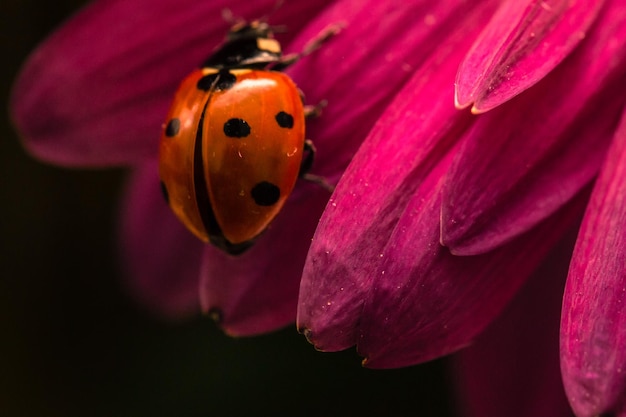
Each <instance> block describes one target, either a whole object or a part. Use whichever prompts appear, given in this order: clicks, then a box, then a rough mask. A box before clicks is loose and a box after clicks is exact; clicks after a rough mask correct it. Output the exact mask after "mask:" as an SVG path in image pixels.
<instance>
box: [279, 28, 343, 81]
mask: <svg viewBox="0 0 626 417" xmlns="http://www.w3.org/2000/svg"><path fill="white" fill-rule="evenodd" d="M343 26H344V25H343V24H339V23H337V24H334V25H331V26H329V27H327V28H326V29H324V30H323V31H321V32H320V33H319V34H318V35H317V36H316V37H314V38H313V39H311V40H310V41H309V42H308V43H307V44H306V45H305V46H304V49H303V50H302V51H300V52H299V53H294V54H288V55H284V56H283V57H282V58H281V59H280V61H278V62H277V63H276V64H274V65H272V66H271V69H272V70H273V71H282V70H284V69H285V68H287V67H288V66H290V65H293V64H295V63H296V62H298V61H299V60H300V58H302V57H305V56H307V55H309V54H310V53H311V52H313V51H315V50H316V49H318V48H319V47H320V46H322V44H323V43H324V42H326V41H327V40H329V39H330V38H332V37H333V36H335V35H336V34H337V33H339V31H340V30H341V28H343Z"/></svg>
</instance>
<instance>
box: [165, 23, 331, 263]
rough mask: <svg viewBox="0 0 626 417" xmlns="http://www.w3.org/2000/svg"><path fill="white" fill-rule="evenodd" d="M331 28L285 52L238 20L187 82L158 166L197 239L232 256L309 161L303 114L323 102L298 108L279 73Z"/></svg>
mask: <svg viewBox="0 0 626 417" xmlns="http://www.w3.org/2000/svg"><path fill="white" fill-rule="evenodd" d="M337 30H338V29H337V28H331V29H329V30H327V31H325V32H323V33H322V34H320V36H319V37H318V38H316V39H314V40H313V41H312V42H311V43H310V44H309V45H308V46H307V48H305V50H304V51H303V52H302V53H300V54H293V55H283V54H282V50H281V46H280V44H279V43H278V41H277V40H275V39H274V38H273V33H272V29H271V27H270V26H269V25H268V24H267V23H265V22H262V21H254V22H251V23H239V24H236V25H234V26H233V27H232V28H231V30H230V32H229V33H228V36H227V39H226V42H225V43H224V44H223V45H222V46H221V47H220V48H219V49H218V50H217V51H216V52H215V53H214V54H213V55H212V56H211V57H210V58H209V59H208V60H207V61H206V62H205V63H204V64H203V66H202V68H200V69H196V70H194V71H193V72H192V73H191V74H189V75H188V76H187V77H186V78H185V79H184V80H183V82H182V84H181V85H180V87H179V88H178V91H177V92H176V95H175V98H174V103H173V104H172V107H171V109H170V112H169V115H168V116H167V121H166V123H165V125H164V130H163V135H162V138H161V141H160V146H159V171H160V176H161V186H162V190H163V193H164V195H165V198H166V200H167V201H168V204H169V205H170V207H171V208H172V210H173V211H174V213H175V214H176V215H177V216H178V218H179V219H180V220H181V221H182V222H183V224H184V225H185V226H186V227H187V228H188V229H189V230H190V231H191V232H192V233H193V234H195V235H196V236H197V237H199V238H200V239H202V240H203V241H205V242H211V243H212V244H214V245H216V246H217V247H219V248H221V249H223V250H224V251H226V252H228V253H230V254H239V253H242V252H243V251H245V250H246V249H248V248H249V247H250V246H251V245H252V243H253V242H254V240H255V239H256V238H257V237H258V236H259V235H260V234H261V233H262V232H263V231H264V230H265V229H266V228H267V226H268V225H269V224H270V222H271V221H272V220H273V219H274V217H276V215H277V214H278V212H279V211H280V210H281V208H282V207H283V205H284V204H285V201H286V200H287V197H288V196H289V194H290V193H291V191H292V190H293V188H294V186H295V183H296V180H297V179H298V177H300V176H303V175H305V174H306V172H307V171H308V169H309V168H310V167H311V164H312V162H313V156H314V148H313V146H312V144H311V142H310V141H308V140H306V139H305V118H306V117H307V116H310V115H313V114H317V113H319V106H318V107H311V106H304V105H303V103H302V95H301V92H300V90H299V89H298V87H296V85H295V83H294V82H293V81H292V80H291V78H289V76H287V75H286V74H284V73H282V72H280V71H281V70H284V69H285V68H286V67H287V66H289V65H291V64H293V63H294V62H296V61H297V60H298V59H299V58H300V57H302V56H304V55H306V54H308V53H310V52H311V51H312V50H314V49H316V48H317V47H318V46H319V45H320V44H321V43H322V42H323V41H325V40H326V39H328V38H329V37H330V36H331V35H333V34H334V33H336V32H337Z"/></svg>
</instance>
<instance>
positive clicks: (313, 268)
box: [298, 2, 494, 350]
mask: <svg viewBox="0 0 626 417" xmlns="http://www.w3.org/2000/svg"><path fill="white" fill-rule="evenodd" d="M429 3H430V4H437V3H431V2H429ZM465 5H466V7H465V8H459V9H458V12H459V13H460V14H459V15H458V16H457V17H458V19H453V20H452V21H453V22H455V24H454V25H453V26H451V27H448V26H447V25H444V27H445V29H446V30H444V27H442V28H441V30H442V32H443V33H445V34H446V35H448V36H449V37H448V38H446V39H445V40H444V39H441V40H440V41H439V43H438V48H437V49H436V50H435V51H433V52H434V55H431V56H429V58H428V60H427V61H426V62H425V64H424V65H423V66H422V67H421V68H420V70H419V71H418V72H416V73H415V75H414V77H413V78H412V79H411V81H410V82H409V83H408V84H407V85H406V86H405V87H404V88H403V89H402V90H401V91H400V92H399V94H398V96H397V99H396V100H395V101H394V102H393V103H392V104H391V105H390V106H389V108H388V109H387V111H386V112H385V114H384V115H383V116H382V117H381V119H380V121H379V123H378V124H377V125H376V127H375V128H374V129H373V131H372V133H371V134H370V136H369V137H368V139H367V140H366V141H365V143H364V144H363V145H362V146H361V148H360V150H359V152H358V153H357V154H356V155H355V157H354V160H353V161H352V163H351V165H350V166H349V167H348V169H347V171H346V173H345V174H344V176H343V178H342V180H341V181H340V182H339V184H338V187H337V190H336V191H335V194H334V196H333V198H332V199H331V201H330V203H329V205H328V206H327V207H326V210H325V212H324V215H323V216H322V219H321V220H320V224H319V226H318V228H317V231H316V234H315V237H314V239H313V244H312V247H311V250H310V252H309V257H308V259H307V263H306V266H305V270H304V276H303V280H302V283H301V289H300V302H299V307H298V327H299V328H300V329H301V330H302V331H303V332H305V333H306V334H307V335H308V337H309V340H310V341H311V342H312V343H314V344H315V346H316V347H317V348H318V349H322V350H339V349H344V348H347V347H349V346H352V345H354V343H355V340H356V334H355V329H356V325H357V323H358V321H359V317H360V311H361V309H362V308H363V302H364V300H365V299H366V297H367V292H368V290H369V289H370V284H371V280H372V279H373V277H372V275H373V274H374V271H376V269H377V265H378V263H379V262H380V258H379V254H380V251H381V250H382V249H383V247H384V245H385V243H386V241H387V239H388V238H389V235H390V234H391V231H392V228H393V224H394V223H395V222H396V221H397V219H398V217H399V216H400V215H401V213H402V212H403V210H404V206H405V205H406V204H407V202H408V200H409V198H410V197H411V195H412V194H413V192H414V191H415V189H416V188H417V187H419V184H420V182H421V181H422V179H423V178H424V177H425V176H426V175H427V174H428V172H429V171H430V169H431V168H432V167H433V165H434V164H436V163H437V161H438V160H439V159H440V157H441V156H442V155H443V154H445V152H446V151H447V149H449V148H450V146H451V145H452V143H453V142H454V140H455V138H456V137H458V135H459V132H461V131H463V129H465V128H466V126H467V125H468V123H469V122H470V115H469V114H468V113H465V112H459V111H456V110H455V109H454V106H453V103H452V93H453V92H452V82H451V80H453V78H454V73H455V71H456V68H457V65H458V62H459V60H460V58H461V56H462V54H463V53H464V52H465V51H466V49H467V48H468V47H469V42H470V40H471V34H472V33H473V32H476V30H477V28H479V27H480V26H481V25H482V24H483V23H484V22H485V21H486V19H488V17H489V15H490V13H491V11H492V10H493V6H494V3H490V2H480V4H479V5H478V6H476V3H471V5H472V6H470V3H466V4H465ZM471 7H474V8H473V9H472V8H471ZM463 19H465V20H463ZM435 21H436V19H435ZM459 21H461V22H464V24H461V25H459V24H458V22H459ZM416 50H419V49H416ZM330 306H332V307H330Z"/></svg>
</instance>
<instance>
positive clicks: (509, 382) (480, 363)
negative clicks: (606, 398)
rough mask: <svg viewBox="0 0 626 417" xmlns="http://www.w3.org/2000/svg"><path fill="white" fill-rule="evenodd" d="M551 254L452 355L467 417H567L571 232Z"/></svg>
mask: <svg viewBox="0 0 626 417" xmlns="http://www.w3.org/2000/svg"><path fill="white" fill-rule="evenodd" d="M568 235H571V236H569V237H568V239H567V241H566V242H564V243H563V244H561V245H559V246H558V247H557V248H556V249H555V250H553V251H551V252H550V255H549V256H548V258H547V260H546V261H545V262H544V263H543V265H542V266H541V267H540V268H539V269H538V270H537V271H536V272H535V273H534V274H533V276H532V277H531V278H530V279H529V280H528V282H527V283H526V284H524V286H523V287H522V289H521V291H520V293H519V294H518V295H516V296H515V298H514V299H513V301H512V302H511V303H510V304H509V305H508V306H507V308H506V309H505V310H504V312H503V313H502V314H501V315H500V316H499V317H498V318H497V319H496V320H495V321H494V322H493V323H492V324H491V325H490V326H489V327H488V328H487V329H486V330H485V331H484V332H483V333H481V334H480V336H479V337H478V338H477V339H476V341H474V343H472V345H471V346H469V347H467V348H465V349H463V350H461V351H460V352H458V353H457V354H455V355H454V357H453V358H452V359H453V364H454V367H453V369H452V370H453V372H454V377H455V380H456V381H455V382H456V385H457V389H456V391H457V392H458V394H459V395H458V396H459V397H460V398H459V411H462V412H460V413H459V415H461V416H463V417H484V416H506V417H529V416H532V417H568V416H572V410H571V408H570V407H569V404H568V403H567V399H566V397H565V392H564V390H563V384H562V383H561V372H560V368H559V347H558V346H559V343H558V337H559V319H560V316H561V308H560V307H561V298H562V296H563V287H564V285H565V277H566V276H567V266H568V264H569V258H570V255H571V249H572V246H573V237H574V234H573V233H568Z"/></svg>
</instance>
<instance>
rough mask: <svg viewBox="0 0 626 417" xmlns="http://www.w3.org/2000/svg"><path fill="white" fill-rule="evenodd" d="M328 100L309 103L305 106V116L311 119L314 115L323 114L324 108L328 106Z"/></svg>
mask: <svg viewBox="0 0 626 417" xmlns="http://www.w3.org/2000/svg"><path fill="white" fill-rule="evenodd" d="M327 104H328V102H327V101H326V100H322V101H320V102H319V103H317V104H315V105H312V104H308V105H305V106H304V117H306V118H307V119H310V118H312V117H319V115H320V114H322V109H323V108H324V107H326V105H327Z"/></svg>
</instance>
